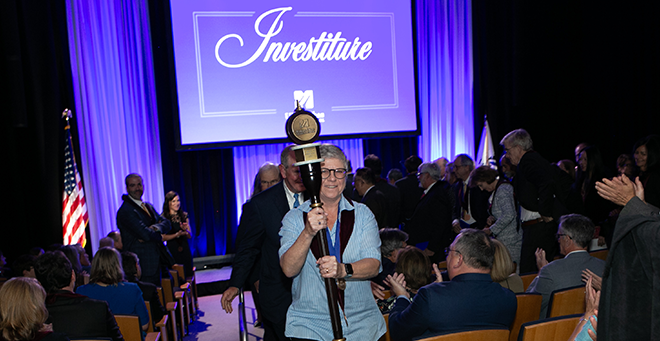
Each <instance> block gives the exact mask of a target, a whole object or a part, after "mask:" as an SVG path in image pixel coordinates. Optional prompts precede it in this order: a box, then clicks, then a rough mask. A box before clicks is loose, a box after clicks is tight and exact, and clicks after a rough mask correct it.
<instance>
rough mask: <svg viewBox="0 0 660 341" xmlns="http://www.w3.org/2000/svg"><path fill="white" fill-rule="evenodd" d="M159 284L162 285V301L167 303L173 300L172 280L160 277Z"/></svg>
mask: <svg viewBox="0 0 660 341" xmlns="http://www.w3.org/2000/svg"><path fill="white" fill-rule="evenodd" d="M160 284H161V285H162V286H163V301H165V302H164V303H165V304H167V303H169V302H174V292H173V287H172V280H171V279H169V278H163V279H161V281H160ZM163 306H164V305H163Z"/></svg>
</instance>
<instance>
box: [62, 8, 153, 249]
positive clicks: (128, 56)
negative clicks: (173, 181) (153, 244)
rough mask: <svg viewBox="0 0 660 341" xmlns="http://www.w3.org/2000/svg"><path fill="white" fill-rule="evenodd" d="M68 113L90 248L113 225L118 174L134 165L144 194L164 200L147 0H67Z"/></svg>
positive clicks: (121, 188) (120, 179) (118, 196)
mask: <svg viewBox="0 0 660 341" xmlns="http://www.w3.org/2000/svg"><path fill="white" fill-rule="evenodd" d="M66 5H67V22H68V31H69V32H68V33H69V46H70V47H69V49H70V55H71V69H72V73H73V84H74V91H75V101H76V102H75V104H76V110H74V113H73V114H74V117H75V119H76V120H77V122H78V124H79V127H80V128H79V131H80V135H79V141H80V150H81V154H82V155H81V161H82V162H81V164H82V167H81V168H82V170H83V174H84V179H85V180H86V181H85V194H86V198H87V202H88V209H89V226H90V232H91V236H88V237H89V239H90V240H91V242H92V248H93V250H96V249H97V248H98V242H99V239H100V238H102V237H104V236H105V235H106V234H107V233H108V232H110V231H112V230H116V229H117V225H116V212H117V209H119V206H120V205H121V195H122V193H125V192H126V186H125V185H124V177H125V176H126V175H127V174H129V173H140V174H141V175H142V177H143V181H144V183H143V185H144V191H145V192H144V197H143V199H144V200H146V201H149V202H151V203H153V204H154V206H155V207H156V209H157V210H158V211H160V208H161V207H162V203H163V200H164V193H163V176H162V169H161V157H160V144H159V132H158V120H157V115H156V114H157V112H156V101H155V97H154V96H155V95H154V93H155V92H154V74H153V62H152V54H151V39H150V34H149V17H148V8H147V1H146V0H135V1H131V0H124V1H122V0H111V1H110V0H67V2H66Z"/></svg>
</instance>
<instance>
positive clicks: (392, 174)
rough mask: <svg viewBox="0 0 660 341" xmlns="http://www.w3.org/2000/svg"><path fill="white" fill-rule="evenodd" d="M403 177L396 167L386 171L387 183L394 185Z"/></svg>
mask: <svg viewBox="0 0 660 341" xmlns="http://www.w3.org/2000/svg"><path fill="white" fill-rule="evenodd" d="M401 178H403V173H401V170H399V169H398V168H392V169H390V171H389V172H387V183H388V184H390V185H392V186H395V184H396V182H397V181H399V180H401Z"/></svg>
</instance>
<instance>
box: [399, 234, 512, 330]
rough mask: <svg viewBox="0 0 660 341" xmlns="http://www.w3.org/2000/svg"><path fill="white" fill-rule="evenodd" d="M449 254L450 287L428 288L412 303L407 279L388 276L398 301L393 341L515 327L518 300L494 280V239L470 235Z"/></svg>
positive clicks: (447, 284)
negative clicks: (480, 328)
mask: <svg viewBox="0 0 660 341" xmlns="http://www.w3.org/2000/svg"><path fill="white" fill-rule="evenodd" d="M445 252H446V253H447V272H448V274H449V279H450V281H448V282H442V281H439V282H436V283H432V284H429V285H427V286H425V287H422V288H421V289H419V291H418V292H417V295H415V297H414V299H413V301H412V302H411V301H410V294H408V292H407V291H406V289H405V288H404V286H403V284H404V282H405V279H404V278H402V277H403V276H397V275H396V274H395V275H394V276H388V281H389V282H390V283H391V288H392V292H393V294H394V295H396V296H397V300H396V303H395V305H394V308H393V309H392V312H390V318H389V324H390V336H391V338H392V340H393V341H403V340H410V339H412V338H414V337H418V336H421V337H429V336H432V335H435V334H440V333H448V332H456V331H461V330H465V329H467V328H475V327H484V328H507V329H508V328H509V327H510V326H511V323H512V322H513V319H514V317H515V315H516V308H517V301H516V295H515V294H514V293H513V292H512V291H511V290H509V289H506V288H503V287H502V286H501V285H499V284H498V283H495V282H493V280H492V279H491V278H490V271H491V269H492V268H493V259H494V257H495V247H494V245H493V243H491V240H490V238H489V237H488V235H486V233H485V232H483V231H479V230H475V229H464V230H462V231H461V233H460V234H459V235H458V236H457V237H456V239H455V240H454V242H453V243H452V244H451V245H450V246H449V247H448V248H447V249H446V250H445ZM437 272H438V271H437V268H436V273H437Z"/></svg>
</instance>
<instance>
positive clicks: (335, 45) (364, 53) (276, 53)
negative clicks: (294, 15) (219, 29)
mask: <svg viewBox="0 0 660 341" xmlns="http://www.w3.org/2000/svg"><path fill="white" fill-rule="evenodd" d="M292 9H293V8H292V7H281V8H275V9H272V10H270V11H267V12H264V13H263V14H261V15H260V16H259V18H257V20H256V21H255V22H254V31H255V32H256V33H257V35H258V36H260V37H262V38H263V40H262V41H261V44H260V45H259V48H258V49H257V50H256V51H255V52H254V54H252V56H251V57H250V58H249V59H248V60H246V61H244V62H242V63H239V64H230V63H227V62H226V61H224V60H222V58H220V52H219V51H220V48H221V46H222V44H223V43H224V42H225V41H226V40H227V39H231V38H235V39H237V40H238V42H239V43H240V45H241V46H243V37H241V36H240V35H238V34H235V33H232V34H228V35H226V36H224V37H222V38H220V39H219V40H218V42H217V43H216V44H215V59H216V60H217V61H218V63H220V65H222V66H225V67H228V68H240V67H244V66H247V65H250V64H252V63H253V62H254V61H255V60H257V59H258V58H259V57H260V56H261V55H262V54H263V52H264V50H266V46H268V51H267V52H266V55H265V56H264V59H263V62H264V63H265V62H268V61H270V60H272V61H274V62H278V61H279V62H284V61H287V60H288V59H289V58H291V59H292V60H293V61H296V62H299V61H303V62H306V61H309V60H312V61H319V60H320V61H325V60H336V61H345V60H348V59H349V58H350V59H351V60H358V59H359V60H366V59H367V58H369V56H370V55H371V52H372V50H371V48H372V45H373V44H372V43H371V42H370V41H367V42H365V43H362V42H361V41H360V37H355V39H353V41H349V40H348V39H346V38H343V37H342V36H341V35H342V32H341V31H339V32H337V33H335V34H333V33H328V32H323V33H321V35H320V36H319V37H318V38H314V37H312V38H309V42H298V43H296V42H272V43H270V45H268V43H269V42H270V40H271V38H273V37H275V36H276V35H278V34H279V33H280V32H281V31H282V26H283V25H284V21H283V20H282V15H283V14H284V13H286V12H288V11H290V10H292ZM271 14H276V16H275V20H273V23H272V24H271V25H270V27H269V29H268V32H267V33H262V32H261V31H260V30H259V25H260V24H261V22H262V21H263V20H264V19H265V18H266V17H268V16H269V15H271Z"/></svg>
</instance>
